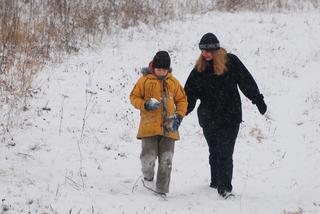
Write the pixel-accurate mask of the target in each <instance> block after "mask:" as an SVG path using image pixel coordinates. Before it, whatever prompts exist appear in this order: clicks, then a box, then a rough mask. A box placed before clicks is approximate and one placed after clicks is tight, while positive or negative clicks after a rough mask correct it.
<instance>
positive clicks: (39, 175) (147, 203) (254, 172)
mask: <svg viewBox="0 0 320 214" xmlns="http://www.w3.org/2000/svg"><path fill="white" fill-rule="evenodd" d="M207 32H213V33H215V34H216V35H217V36H218V38H219V39H220V41H221V44H222V46H224V47H225V48H226V49H227V50H229V51H230V52H232V53H234V54H236V55H238V57H239V58H240V59H241V60H242V61H243V63H244V64H245V65H246V66H247V68H248V69H249V70H250V71H251V73H252V75H253V76H254V78H255V79H256V81H257V83H258V85H259V87H260V90H261V92H262V93H263V94H264V96H265V101H266V103H267V105H268V112H267V115H266V116H261V115H260V114H259V112H258V111H257V109H256V107H255V106H254V105H252V104H251V103H250V102H249V101H248V100H247V99H246V98H245V97H242V98H243V99H242V100H243V119H244V122H243V123H242V125H241V129H240V132H239V137H238V140H237V143H236V147H235V153H234V179H233V185H234V192H235V194H236V195H237V197H236V198H235V199H232V200H222V199H220V198H219V197H218V195H217V193H216V191H215V190H213V189H211V188H209V187H208V185H209V163H208V148H207V145H206V142H205V140H204V138H203V135H202V130H201V129H200V127H199V125H198V122H197V116H196V113H195V112H194V113H192V114H191V115H190V116H188V117H186V118H185V119H184V120H183V123H182V125H181V128H180V133H181V140H180V141H179V142H177V143H176V149H175V155H174V160H173V164H174V165H173V172H172V182H171V186H170V187H171V189H170V193H169V195H168V200H167V201H164V200H162V199H161V198H159V197H157V196H155V195H153V193H151V192H148V191H147V190H146V189H144V188H143V187H142V184H141V183H140V182H139V177H140V175H141V172H140V161H139V154H140V142H139V141H138V140H137V139H136V137H135V136H136V133H137V127H138V124H139V112H138V111H137V110H136V109H134V108H133V107H132V106H131V105H130V102H129V99H128V97H129V93H130V91H131V89H132V87H133V85H134V83H135V82H136V80H137V79H138V78H139V76H140V73H139V72H140V68H141V67H143V66H146V65H147V64H148V63H149V61H150V60H151V59H152V57H153V55H154V54H155V52H156V51H158V50H159V49H163V50H169V51H170V54H171V57H172V67H173V73H174V75H175V76H176V77H177V78H178V79H179V80H180V82H181V84H182V85H184V83H185V81H186V79H187V76H188V74H189V72H190V71H191V69H192V67H193V65H194V61H195V59H196V58H197V57H198V55H199V53H200V52H199V50H198V47H197V43H198V41H199V39H200V38H201V36H202V35H203V34H204V33H207ZM319 38H320V14H318V13H315V12H314V13H313V12H311V13H299V14H298V13H295V14H278V13H268V14H261V13H249V12H247V13H244V12H242V13H238V14H229V13H217V12H211V13H207V14H205V15H202V16H196V17H188V18H186V19H185V20H181V21H175V22H169V23H163V24H161V25H160V26H158V27H157V29H154V28H149V27H147V26H139V27H135V28H130V29H127V30H125V31H122V32H120V33H119V34H118V35H116V36H114V37H113V38H107V39H106V40H105V41H104V43H103V44H101V48H100V49H99V51H96V52H93V51H88V52H85V53H82V54H81V55H80V56H76V57H70V58H68V59H65V62H64V63H63V64H61V65H53V66H48V67H47V68H46V69H45V71H44V72H43V73H42V74H41V76H39V78H38V80H37V82H36V83H35V85H37V86H40V87H41V89H39V90H38V93H37V96H36V97H35V98H34V99H33V100H32V103H31V105H30V110H28V111H26V112H25V113H24V115H23V118H24V120H23V123H22V124H21V125H20V126H19V127H17V128H16V129H15V130H13V131H11V135H12V138H13V139H12V141H11V142H2V143H0V197H1V199H2V207H4V208H6V209H9V210H8V211H3V212H4V213H124V214H127V213H128V214H131V213H138V214H147V213H152V214H154V213H168V214H169V213H170V214H171V213H174V214H182V213H183V214H188V213H199V214H200V213H224V214H225V213H244V214H248V213H259V214H260V213H268V214H270V213H296V214H302V213H320V179H319V177H320V165H319V162H320V144H319V143H320V142H319V139H320V133H319V131H320V74H319V67H320V40H319ZM0 212H1V211H0Z"/></svg>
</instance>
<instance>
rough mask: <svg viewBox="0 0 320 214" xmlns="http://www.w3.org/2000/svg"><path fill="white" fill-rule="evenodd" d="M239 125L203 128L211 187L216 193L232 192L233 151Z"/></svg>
mask: <svg viewBox="0 0 320 214" xmlns="http://www.w3.org/2000/svg"><path fill="white" fill-rule="evenodd" d="M239 126H240V124H239V123H236V124H230V125H227V126H223V127H210V126H209V127H203V134H204V137H205V139H206V141H207V143H208V146H209V153H210V155H209V164H210V169H211V184H210V186H212V187H217V189H218V192H219V193H220V192H221V193H222V192H224V191H228V192H231V191H232V184H231V181H232V171H233V159H232V155H233V150H234V144H235V141H236V138H237V135H238V132H239Z"/></svg>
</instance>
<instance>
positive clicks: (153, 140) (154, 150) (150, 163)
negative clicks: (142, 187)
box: [140, 136, 174, 193]
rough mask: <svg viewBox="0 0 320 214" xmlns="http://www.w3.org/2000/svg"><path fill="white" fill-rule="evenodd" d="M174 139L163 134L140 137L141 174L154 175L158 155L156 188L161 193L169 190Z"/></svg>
mask: <svg viewBox="0 0 320 214" xmlns="http://www.w3.org/2000/svg"><path fill="white" fill-rule="evenodd" d="M173 153H174V140H173V139H171V138H168V137H164V136H154V137H147V138H143V139H142V151H141V154H140V160H141V165H142V173H143V176H144V177H145V178H147V179H152V178H153V177H154V166H155V161H156V159H157V157H158V172H157V181H156V190H157V191H158V192H161V193H167V192H169V184H170V176H171V169H172V157H173Z"/></svg>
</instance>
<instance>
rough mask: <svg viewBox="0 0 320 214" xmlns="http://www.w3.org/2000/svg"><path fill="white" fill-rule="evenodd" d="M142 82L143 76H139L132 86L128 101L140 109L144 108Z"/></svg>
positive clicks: (143, 80)
mask: <svg viewBox="0 0 320 214" xmlns="http://www.w3.org/2000/svg"><path fill="white" fill-rule="evenodd" d="M144 82H145V78H144V77H141V78H140V79H139V80H138V81H137V83H136V84H135V86H134V87H133V89H132V91H131V93H130V102H131V104H132V105H133V106H134V107H135V108H137V109H140V110H145V108H144V102H145V101H144Z"/></svg>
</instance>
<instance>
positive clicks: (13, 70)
mask: <svg viewBox="0 0 320 214" xmlns="http://www.w3.org/2000/svg"><path fill="white" fill-rule="evenodd" d="M319 1H320V0H304V1H303V2H307V3H310V4H312V5H313V6H314V7H319ZM290 2H302V0H260V1H249V0H243V1H240V0H215V1H209V0H208V1H205V0H190V1H184V0H122V1H119V0H1V4H0V110H1V111H0V112H1V114H0V117H1V118H4V119H2V121H0V125H1V126H2V127H5V128H4V129H6V130H7V129H8V127H10V125H8V124H10V123H12V118H16V116H17V115H18V114H19V112H20V111H21V110H27V109H28V98H29V97H31V96H32V94H33V93H34V91H35V89H34V88H35V87H36V86H33V85H32V84H33V80H34V78H35V77H36V75H37V74H38V72H40V71H41V69H42V68H43V66H44V64H45V63H47V62H54V63H55V62H61V61H62V60H63V58H64V55H66V54H74V53H77V52H78V51H79V49H80V48H81V47H84V46H85V47H92V46H94V44H98V43H99V42H100V41H101V39H102V38H103V37H105V36H106V35H108V34H112V33H115V32H117V31H118V30H119V29H123V28H128V27H131V26H135V25H138V24H140V23H145V24H147V25H150V26H157V25H158V23H160V22H163V21H167V20H172V19H183V18H184V17H185V15H186V14H190V13H204V12H207V11H208V10H214V9H216V10H226V11H236V10H241V9H250V10H263V9H266V8H290V5H291V4H290ZM5 107H6V108H5ZM8 121H11V122H8Z"/></svg>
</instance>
